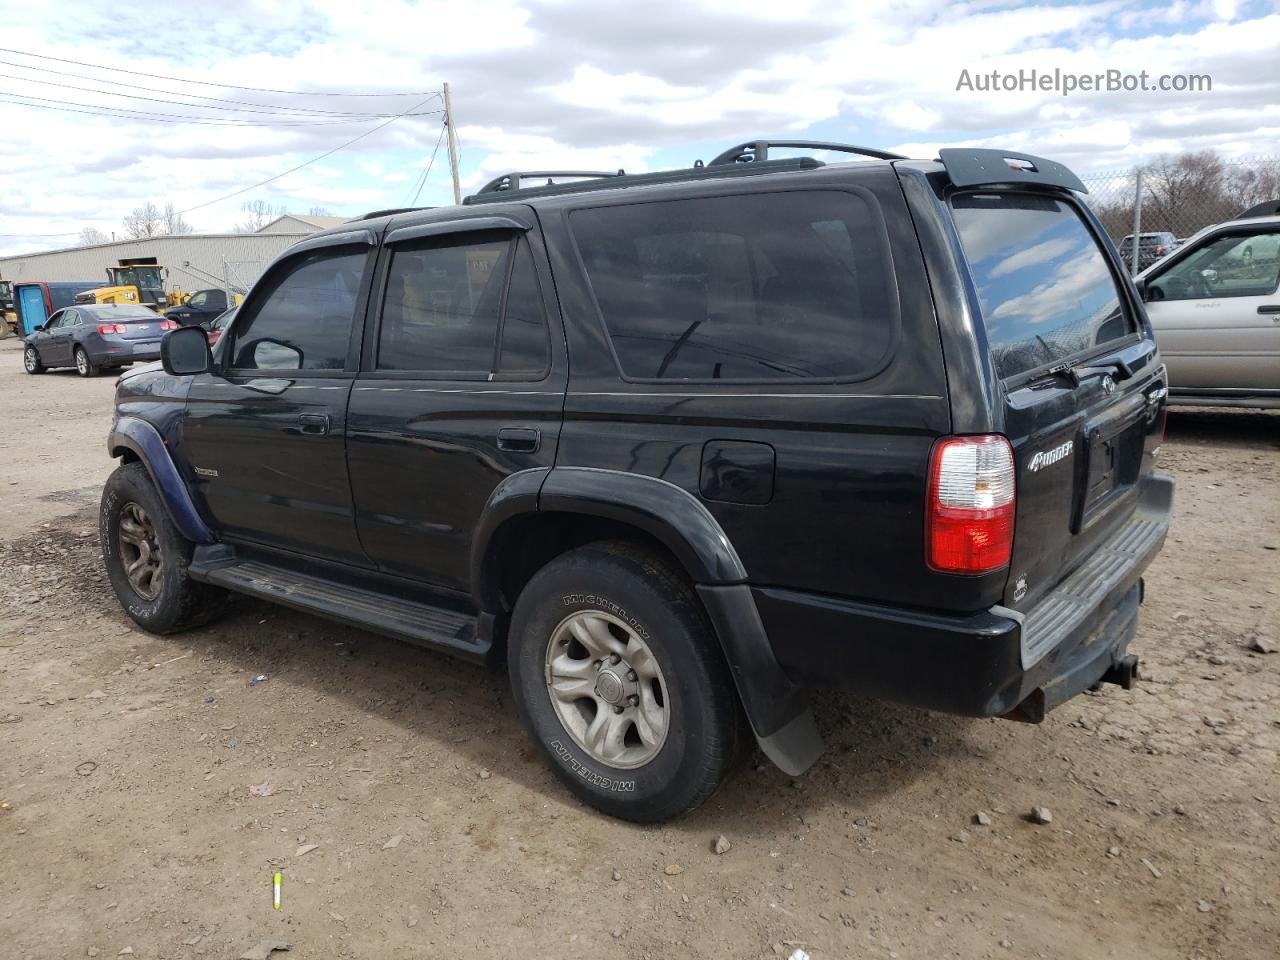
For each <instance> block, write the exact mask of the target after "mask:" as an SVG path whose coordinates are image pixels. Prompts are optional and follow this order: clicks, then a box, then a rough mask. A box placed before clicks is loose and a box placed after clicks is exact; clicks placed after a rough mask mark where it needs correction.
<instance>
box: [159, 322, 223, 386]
mask: <svg viewBox="0 0 1280 960" xmlns="http://www.w3.org/2000/svg"><path fill="white" fill-rule="evenodd" d="M160 363H161V364H163V365H164V372H165V373H167V374H170V375H172V376H175V377H181V376H189V375H190V374H194V373H207V372H208V371H209V370H210V369H211V368H212V367H213V354H211V353H210V352H209V340H208V338H207V337H206V336H205V335H204V331H203V330H201V329H200V328H199V327H179V328H178V329H177V330H170V331H169V332H168V333H166V334H165V335H164V339H163V340H161V341H160Z"/></svg>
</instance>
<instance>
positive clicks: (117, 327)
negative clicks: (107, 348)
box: [98, 323, 124, 333]
mask: <svg viewBox="0 0 1280 960" xmlns="http://www.w3.org/2000/svg"><path fill="white" fill-rule="evenodd" d="M98 332H99V333H124V324H123V323H100V324H98Z"/></svg>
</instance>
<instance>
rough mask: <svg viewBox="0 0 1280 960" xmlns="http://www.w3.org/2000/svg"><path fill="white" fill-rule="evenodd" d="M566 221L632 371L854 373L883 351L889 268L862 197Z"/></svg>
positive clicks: (673, 376)
mask: <svg viewBox="0 0 1280 960" xmlns="http://www.w3.org/2000/svg"><path fill="white" fill-rule="evenodd" d="M571 222H572V225H573V232H574V236H575V238H576V240H577V243H578V249H579V251H580V252H581V254H582V259H583V262H584V264H585V265H586V270H587V277H588V279H589V280H590V282H591V288H592V290H593V291H594V293H595V297H596V301H597V303H598V304H599V306H600V312H601V314H602V315H603V318H604V323H605V327H606V328H607V330H608V333H609V338H610V340H611V342H612V344H613V349H614V353H615V354H616V355H617V358H618V363H619V365H620V366H621V368H622V372H623V374H624V375H625V376H627V377H630V378H633V379H647V380H786V379H815V380H835V379H856V378H860V377H866V376H870V375H872V374H874V373H876V372H878V371H879V370H880V369H881V368H882V367H883V365H884V362H885V361H886V360H887V359H888V356H889V353H890V352H891V350H892V347H893V344H894V342H895V338H896V335H897V297H896V291H895V289H894V287H893V286H892V283H891V279H892V276H893V268H892V265H891V263H890V261H889V253H888V245H887V240H886V236H885V231H884V227H883V225H882V224H881V222H880V218H879V214H878V211H876V210H875V209H874V208H873V207H872V206H871V205H870V204H869V203H868V202H867V201H865V200H864V199H863V198H862V197H861V196H860V195H856V194H852V193H844V192H835V191H798V192H793V193H777V194H754V195H749V196H731V197H708V198H699V199H684V200H678V201H664V202H659V203H644V204H633V205H626V206H611V207H599V208H595V209H588V210H578V211H576V212H575V213H574V214H573V215H572V221H571Z"/></svg>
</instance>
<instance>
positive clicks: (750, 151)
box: [707, 140, 907, 167]
mask: <svg viewBox="0 0 1280 960" xmlns="http://www.w3.org/2000/svg"><path fill="white" fill-rule="evenodd" d="M770 147H783V148H786V149H799V150H835V151H836V152H838V153H856V154H859V155H860V156H864V157H874V158H875V159H877V160H905V159H907V158H906V157H904V156H902V154H900V153H890V152H889V151H887V150H877V149H875V148H874V147H856V146H854V145H853V144H851V143H826V142H824V141H821V140H751V141H749V142H747V143H740V144H738V145H737V146H736V147H730V148H729V149H728V150H726V151H725V152H724V153H722V154H720V155H719V156H718V157H716V158H715V159H714V160H712V161H711V162H710V163H709V164H707V166H709V167H719V166H722V165H724V164H727V163H755V162H758V161H760V160H768V159H769V148H770Z"/></svg>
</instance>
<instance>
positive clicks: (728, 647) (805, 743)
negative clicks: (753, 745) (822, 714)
mask: <svg viewBox="0 0 1280 960" xmlns="http://www.w3.org/2000/svg"><path fill="white" fill-rule="evenodd" d="M697 590H698V596H699V597H701V599H702V603H703V606H704V607H705V608H706V610H707V614H708V615H709V616H710V617H711V623H712V626H714V627H715V631H716V635H717V636H718V637H719V638H720V645H721V647H722V648H723V649H724V654H725V658H726V659H727V660H728V661H729V669H730V670H731V672H732V673H733V682H734V685H735V686H736V687H737V689H738V698H739V699H740V700H741V701H742V707H743V710H744V711H745V712H746V715H747V720H748V721H749V722H750V723H751V730H752V732H753V733H754V734H755V737H756V742H757V743H759V744H760V749H761V750H762V751H764V755H765V756H766V757H768V758H769V759H770V760H772V761H773V762H774V764H776V765H777V767H778V769H780V770H781V771H782V772H783V773H786V774H787V775H789V776H793V777H795V776H799V775H800V774H802V773H804V772H805V771H806V770H808V769H809V768H810V767H811V766H813V764H814V762H815V761H816V760H817V759H818V757H819V756H821V755H822V751H823V749H824V744H823V742H822V735H821V734H820V733H819V732H818V725H817V723H815V722H814V719H813V711H812V710H811V709H810V706H809V694H808V691H807V690H805V689H804V688H803V687H799V686H797V685H796V684H794V683H792V682H791V680H790V679H789V678H788V677H787V675H786V674H785V673H783V671H782V667H781V666H779V664H778V661H777V659H776V658H775V657H774V655H773V647H772V646H770V644H769V638H768V636H767V635H766V634H765V631H764V624H763V623H762V622H761V620H760V614H759V612H758V611H757V610H756V604H755V600H754V599H753V598H752V596H751V588H750V587H748V586H747V585H746V584H745V583H740V584H732V585H729V586H710V585H705V584H704V585H699V586H698V587H697Z"/></svg>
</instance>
